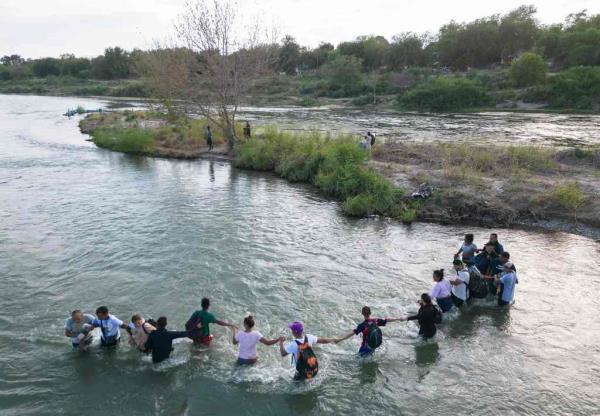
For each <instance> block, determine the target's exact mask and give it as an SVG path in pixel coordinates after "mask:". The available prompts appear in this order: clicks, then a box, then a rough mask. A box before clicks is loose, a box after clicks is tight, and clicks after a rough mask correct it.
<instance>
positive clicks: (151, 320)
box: [142, 318, 158, 335]
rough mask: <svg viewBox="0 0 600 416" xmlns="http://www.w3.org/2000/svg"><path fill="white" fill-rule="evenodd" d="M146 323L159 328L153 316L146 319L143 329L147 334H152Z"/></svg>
mask: <svg viewBox="0 0 600 416" xmlns="http://www.w3.org/2000/svg"><path fill="white" fill-rule="evenodd" d="M146 324H149V325H152V326H153V327H154V328H158V325H157V324H156V321H155V320H154V319H152V318H148V319H146V321H145V322H144V323H143V324H142V330H143V331H144V332H145V333H146V335H150V332H148V331H147V330H146Z"/></svg>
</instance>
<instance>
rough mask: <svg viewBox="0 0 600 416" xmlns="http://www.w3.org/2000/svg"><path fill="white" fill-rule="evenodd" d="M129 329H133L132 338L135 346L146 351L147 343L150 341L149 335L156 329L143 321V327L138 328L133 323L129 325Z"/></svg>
mask: <svg viewBox="0 0 600 416" xmlns="http://www.w3.org/2000/svg"><path fill="white" fill-rule="evenodd" d="M129 328H130V329H131V338H132V340H133V343H134V345H135V346H136V347H137V348H138V349H139V350H142V351H145V345H146V341H147V340H148V335H150V333H151V332H152V331H154V330H156V328H154V327H153V326H152V325H150V324H149V323H148V322H146V321H143V323H142V325H141V326H140V327H139V328H138V327H137V326H135V324H134V323H133V322H132V323H130V324H129Z"/></svg>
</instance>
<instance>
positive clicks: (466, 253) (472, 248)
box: [461, 243, 477, 261]
mask: <svg viewBox="0 0 600 416" xmlns="http://www.w3.org/2000/svg"><path fill="white" fill-rule="evenodd" d="M461 248H462V260H463V261H470V260H471V259H472V258H473V257H474V256H475V252H476V251H477V246H476V245H475V244H474V243H463V245H462V246H461Z"/></svg>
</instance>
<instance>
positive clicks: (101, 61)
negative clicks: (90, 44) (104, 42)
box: [91, 46, 130, 79]
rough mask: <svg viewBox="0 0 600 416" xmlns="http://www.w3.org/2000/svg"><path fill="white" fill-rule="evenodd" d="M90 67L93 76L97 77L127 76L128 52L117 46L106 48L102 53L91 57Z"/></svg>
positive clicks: (128, 71)
mask: <svg viewBox="0 0 600 416" xmlns="http://www.w3.org/2000/svg"><path fill="white" fill-rule="evenodd" d="M91 69H92V75H93V77H94V78H97V79H124V78H129V75H130V59H129V53H127V51H125V50H123V49H121V48H120V47H118V46H116V47H114V48H106V49H105V50H104V55H100V56H98V57H97V58H94V59H92V63H91Z"/></svg>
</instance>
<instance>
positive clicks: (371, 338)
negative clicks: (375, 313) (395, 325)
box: [363, 320, 383, 350]
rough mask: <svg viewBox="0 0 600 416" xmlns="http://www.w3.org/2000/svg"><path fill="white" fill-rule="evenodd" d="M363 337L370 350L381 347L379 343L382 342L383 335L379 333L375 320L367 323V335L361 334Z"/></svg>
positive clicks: (379, 329)
mask: <svg viewBox="0 0 600 416" xmlns="http://www.w3.org/2000/svg"><path fill="white" fill-rule="evenodd" d="M363 337H366V342H367V345H368V346H369V348H371V349H372V350H374V349H376V348H378V347H380V346H381V343H382V342H383V333H382V332H381V328H379V327H378V326H377V322H376V321H375V320H369V321H368V323H367V333H366V334H363Z"/></svg>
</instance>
